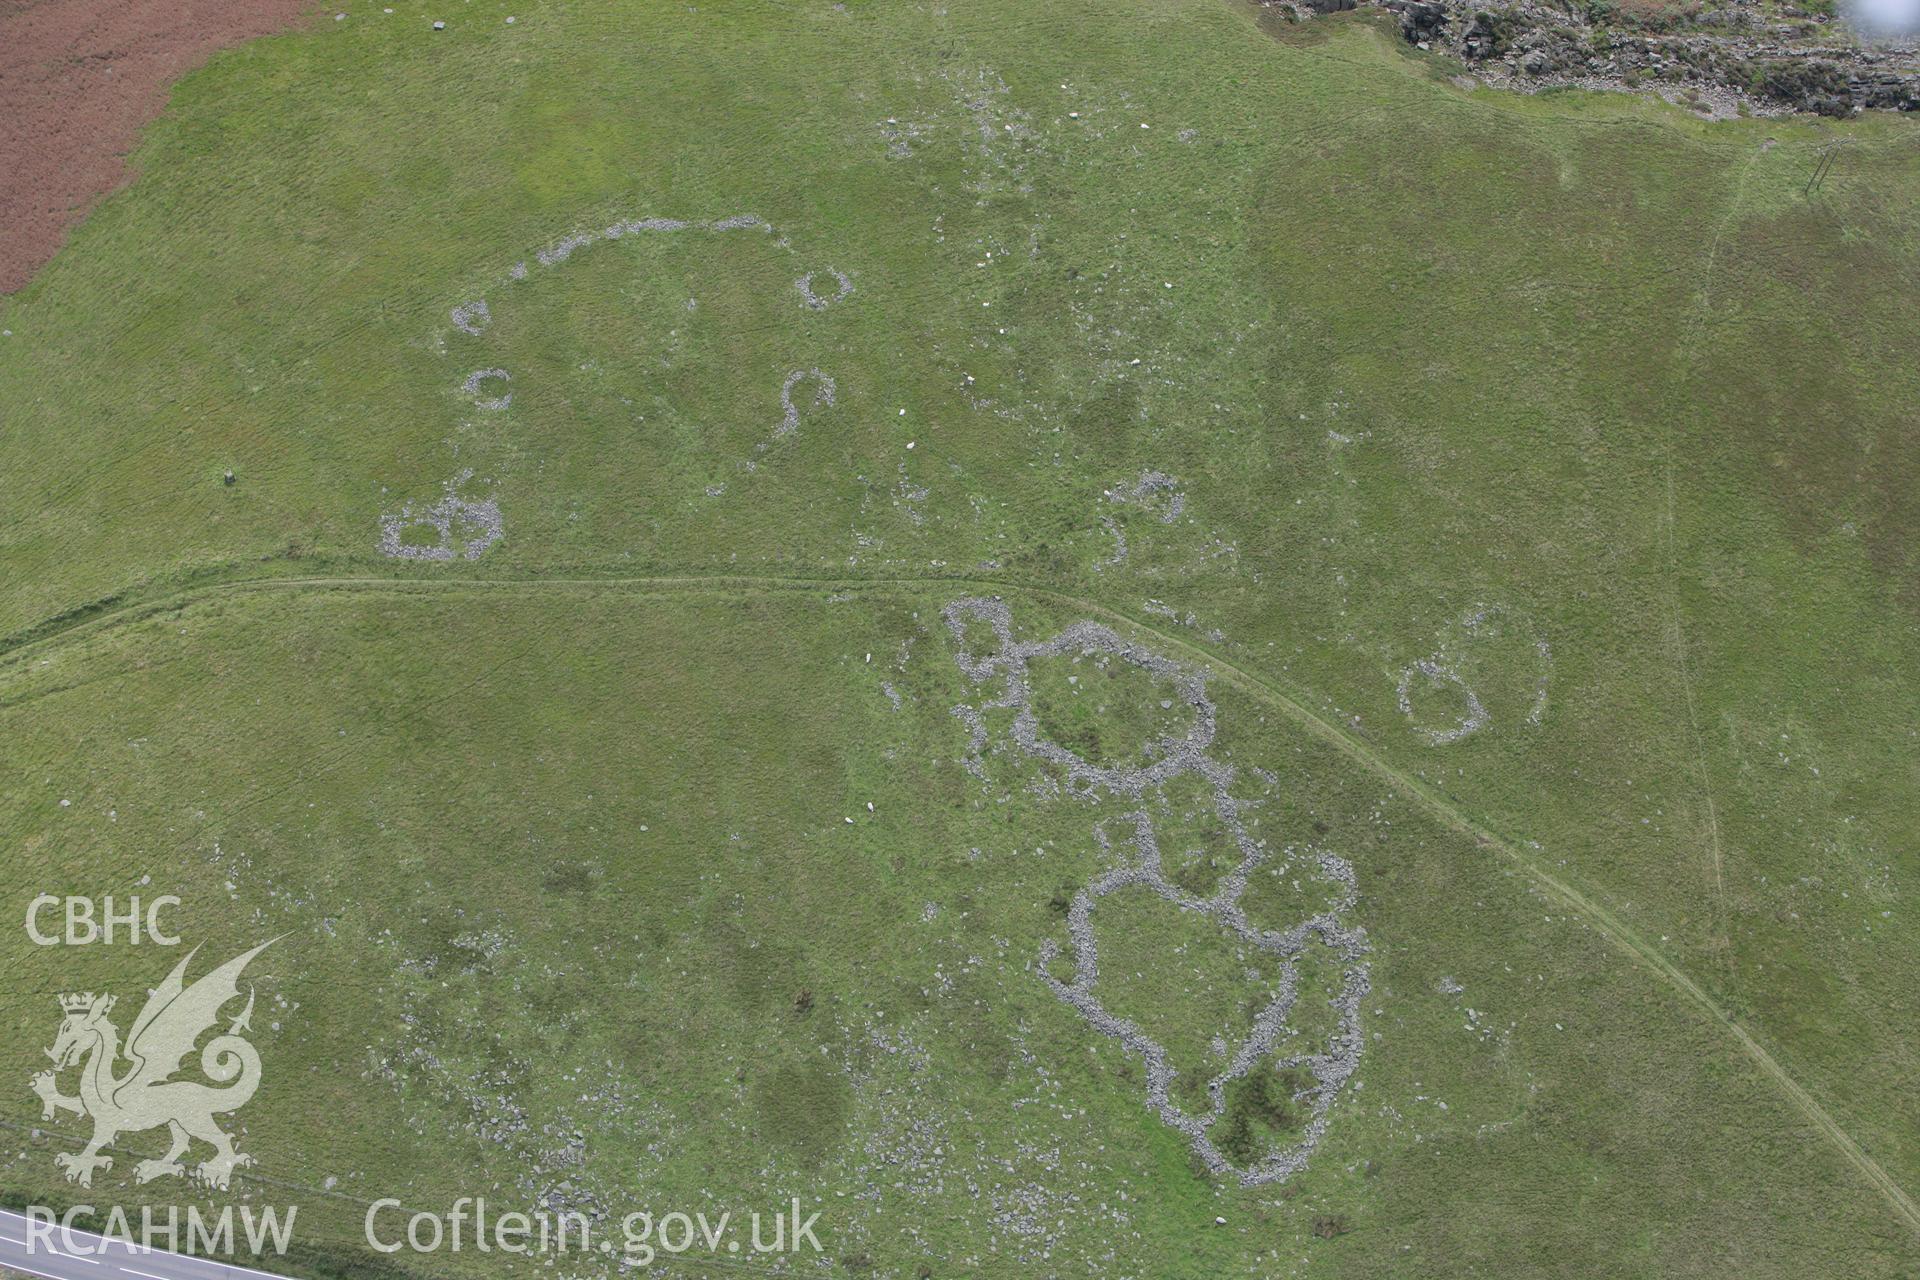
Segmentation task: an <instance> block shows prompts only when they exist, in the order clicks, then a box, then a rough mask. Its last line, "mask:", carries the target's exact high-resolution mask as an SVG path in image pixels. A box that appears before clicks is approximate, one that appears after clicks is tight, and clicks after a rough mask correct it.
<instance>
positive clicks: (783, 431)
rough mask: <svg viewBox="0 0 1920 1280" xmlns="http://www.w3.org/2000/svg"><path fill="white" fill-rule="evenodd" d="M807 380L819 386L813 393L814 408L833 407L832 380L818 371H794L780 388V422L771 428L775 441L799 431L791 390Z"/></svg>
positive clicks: (798, 412) (798, 414) (796, 409)
mask: <svg viewBox="0 0 1920 1280" xmlns="http://www.w3.org/2000/svg"><path fill="white" fill-rule="evenodd" d="M808 378H812V379H813V380H814V381H815V382H816V383H818V384H819V389H818V390H816V391H815V392H814V393H813V405H814V407H815V408H816V409H821V408H832V407H833V395H834V383H833V379H832V378H829V377H828V376H827V375H826V374H824V373H822V372H820V371H819V370H818V369H795V370H794V371H793V372H792V373H790V374H788V375H787V380H786V381H785V382H784V383H782V384H781V386H780V421H779V423H778V424H777V425H776V426H775V427H774V428H773V435H774V438H775V439H776V440H777V439H779V438H780V437H782V436H790V435H792V434H793V433H794V432H795V431H797V430H798V429H799V427H800V410H799V408H798V406H796V405H795V404H794V403H793V389H794V388H795V387H797V386H799V385H800V384H801V383H802V382H804V381H805V380H806V379H808Z"/></svg>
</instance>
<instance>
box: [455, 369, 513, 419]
mask: <svg viewBox="0 0 1920 1280" xmlns="http://www.w3.org/2000/svg"><path fill="white" fill-rule="evenodd" d="M489 378H498V379H499V380H500V381H502V382H510V381H512V380H513V375H512V374H510V373H508V372H507V371H506V370H505V369H475V370H474V371H473V372H472V373H470V374H468V375H467V380H466V381H465V382H463V383H461V384H460V389H461V390H462V391H464V392H466V393H467V394H468V395H470V396H472V397H473V407H474V408H476V409H485V410H487V411H489V412H497V411H498V410H501V409H504V408H506V407H507V406H508V405H510V404H512V403H513V392H511V391H508V392H505V393H503V394H501V395H498V396H483V395H481V394H480V384H481V383H483V382H485V381H486V380H487V379H489Z"/></svg>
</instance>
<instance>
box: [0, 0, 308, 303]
mask: <svg viewBox="0 0 1920 1280" xmlns="http://www.w3.org/2000/svg"><path fill="white" fill-rule="evenodd" d="M311 7H312V0H0V293H12V292H13V291H14V290H16V289H19V288H20V287H21V286H22V285H24V284H26V283H27V281H28V280H29V279H31V278H32V276H33V273H34V272H35V271H38V270H39V269H40V267H41V265H42V264H44V263H45V262H46V260H47V259H48V258H51V257H52V256H53V253H54V250H56V249H58V248H59V247H60V244H61V242H62V241H63V240H64V239H65V238H66V234H67V228H68V227H69V226H71V225H72V224H73V223H75V222H77V221H79V219H80V218H82V217H84V216H85V215H86V212H87V210H88V209H90V208H91V207H92V206H93V202H94V201H95V200H97V199H99V198H100V197H101V196H102V195H104V194H106V193H107V192H109V191H111V190H113V189H114V188H115V187H117V186H119V185H120V183H121V182H123V181H125V180H126V177H127V165H126V157H127V153H128V152H129V151H130V150H132V148H133V145H134V142H135V141H136V139H137V138H138V137H139V133H140V127H141V126H142V125H144V124H145V123H146V122H147V121H148V120H150V119H151V118H152V117H153V116H154V115H156V114H157V113H158V112H159V111H160V109H161V108H162V107H163V106H165V105H166V100H167V89H168V86H169V85H171V84H172V83H173V82H174V81H175V80H176V79H178V78H179V77H180V76H181V75H182V74H184V73H185V72H188V71H191V70H192V69H193V68H194V67H197V66H199V65H200V64H201V63H202V62H204V61H205V60H206V59H207V57H208V56H209V55H211V54H212V53H213V52H214V51H215V50H217V49H222V48H225V47H226V46H228V45H231V44H238V43H239V42H240V41H242V40H250V39H252V38H253V37H254V36H263V35H267V34H269V33H271V32H274V31H279V30H283V29H284V28H286V27H287V26H289V25H291V24H292V23H293V22H294V21H295V20H296V19H298V18H299V17H300V16H301V15H302V14H303V13H305V12H306V11H307V10H308V9H310V8H311Z"/></svg>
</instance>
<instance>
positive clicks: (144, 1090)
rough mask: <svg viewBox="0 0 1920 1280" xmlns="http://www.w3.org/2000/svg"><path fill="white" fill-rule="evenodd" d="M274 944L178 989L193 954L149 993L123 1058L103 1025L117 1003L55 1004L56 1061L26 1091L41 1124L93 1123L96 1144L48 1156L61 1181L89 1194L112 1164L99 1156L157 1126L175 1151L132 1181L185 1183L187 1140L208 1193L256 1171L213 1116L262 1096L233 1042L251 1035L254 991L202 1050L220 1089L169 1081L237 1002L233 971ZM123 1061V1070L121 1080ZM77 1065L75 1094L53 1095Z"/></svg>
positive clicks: (139, 1170) (240, 1045)
mask: <svg viewBox="0 0 1920 1280" xmlns="http://www.w3.org/2000/svg"><path fill="white" fill-rule="evenodd" d="M272 945H273V941H271V940H270V941H267V942H263V943H261V944H260V945H259V946H257V947H255V948H254V949H253V950H251V951H249V952H247V953H246V954H245V955H241V956H236V957H235V958H234V959H232V960H229V961H227V963H225V964H223V965H221V966H220V967H219V968H218V969H215V970H214V971H213V972H211V973H208V974H206V975H205V976H203V977H201V978H199V979H198V980H197V981H195V982H194V983H193V985H191V986H188V985H187V984H186V981H185V977H186V972H187V965H188V964H189V963H190V962H191V961H192V960H193V957H194V952H196V951H198V950H199V948H197V947H196V948H195V949H194V951H190V952H188V953H187V956H186V959H184V960H182V961H181V962H180V963H179V964H177V965H175V966H174V967H173V972H172V973H170V974H168V975H167V978H166V981H164V982H162V983H161V984H160V985H159V987H157V988H155V989H154V990H152V991H149V992H148V993H147V1003H146V1005H145V1006H144V1007H143V1008H142V1009H141V1010H140V1016H139V1017H137V1018H135V1019H134V1020H133V1029H132V1031H131V1032H129V1033H128V1035H127V1043H126V1047H125V1048H124V1049H122V1047H121V1044H120V1032H119V1029H118V1028H116V1027H115V1026H114V1025H113V1023H112V1022H111V1021H109V1020H108V1018H107V1015H108V1014H109V1013H111V1012H112V1011H113V1006H114V997H112V996H110V995H94V994H92V993H90V992H89V993H88V994H85V995H63V996H61V997H60V1008H61V1011H62V1012H63V1013H64V1014H65V1015H66V1017H65V1020H64V1021H62V1022H61V1024H60V1034H59V1035H58V1036H57V1037H56V1038H55V1039H54V1042H53V1047H52V1048H51V1049H48V1050H47V1051H46V1053H47V1056H48V1057H49V1058H51V1059H53V1070H51V1071H42V1072H41V1073H39V1074H38V1075H36V1076H34V1077H33V1082H32V1083H33V1091H34V1092H35V1093H36V1094H38V1095H40V1102H41V1105H42V1112H41V1115H42V1118H43V1119H47V1120H51V1119H52V1118H53V1116H54V1113H55V1112H56V1111H71V1112H73V1113H74V1114H75V1115H83V1116H91V1117H92V1118H93V1138H92V1140H91V1141H90V1142H88V1143H87V1146H86V1149H85V1150H83V1151H81V1152H79V1153H78V1154H72V1153H62V1154H60V1155H56V1156H55V1157H54V1162H55V1163H56V1164H57V1165H59V1166H60V1167H61V1168H62V1169H64V1170H66V1174H67V1181H68V1182H77V1183H79V1184H80V1185H81V1186H83V1187H89V1186H92V1185H93V1174H94V1171H95V1170H96V1169H111V1168H112V1167H113V1158H112V1157H111V1156H103V1155H101V1154H100V1151H101V1149H102V1148H103V1147H105V1146H107V1144H109V1143H110V1142H112V1141H113V1140H114V1139H115V1138H116V1137H118V1136H119V1135H120V1134H122V1133H128V1132H138V1131H140V1130H142V1129H154V1128H158V1127H159V1126H161V1125H165V1126H167V1129H168V1131H169V1132H170V1133H171V1135H172V1138H173V1145H172V1146H171V1147H169V1148H168V1150H167V1154H166V1155H164V1156H162V1157H160V1159H158V1160H142V1161H141V1162H140V1163H139V1164H137V1165H135V1166H134V1175H133V1176H134V1181H136V1182H151V1181H152V1180H153V1179H155V1178H163V1177H167V1176H170V1175H175V1176H177V1175H183V1174H185V1173H186V1168H185V1166H183V1165H182V1164H181V1163H180V1157H181V1156H182V1155H184V1154H186V1151H187V1147H188V1146H189V1145H190V1144H191V1141H192V1140H193V1139H194V1138H198V1139H200V1140H201V1141H202V1142H206V1143H209V1144H211V1145H212V1146H213V1149H214V1154H213V1156H212V1157H211V1158H210V1159H208V1160H205V1161H203V1162H202V1163H201V1164H199V1165H198V1166H196V1167H195V1169H194V1171H193V1176H194V1177H195V1178H197V1179H199V1180H200V1181H202V1182H204V1183H207V1184H208V1185H211V1186H214V1187H219V1188H222V1189H224V1188H225V1187H226V1186H227V1182H228V1180H229V1179H230V1178H231V1177H232V1176H233V1171H234V1170H235V1169H237V1168H239V1167H241V1166H243V1165H249V1164H252V1163H253V1157H252V1156H248V1155H242V1154H241V1153H240V1152H238V1151H235V1150H234V1149H233V1139H232V1138H230V1137H228V1136H227V1135H226V1134H225V1133H224V1132H223V1131H222V1130H221V1128H220V1126H219V1125H217V1124H215V1123H214V1122H213V1118H214V1117H215V1116H216V1115H225V1114H227V1113H229V1112H232V1111H236V1110H238V1109H239V1108H240V1107H242V1106H244V1105H245V1104H246V1102H247V1100H248V1099H249V1098H251V1097H253V1093H254V1090H255V1089H257V1088H259V1087H260V1054H259V1052H258V1051H257V1050H255V1049H254V1047H253V1046H252V1045H251V1044H249V1043H248V1042H247V1041H246V1040H244V1039H243V1038H241V1035H240V1033H241V1032H242V1031H247V1030H250V1029H251V1028H250V1026H249V1023H248V1020H249V1019H250V1018H251V1017H252V1016H253V991H252V989H251V988H249V989H248V991H247V1006H246V1008H245V1009H243V1010H242V1011H241V1013H240V1016H239V1017H237V1018H234V1019H233V1020H232V1021H231V1023H229V1024H228V1027H227V1030H226V1033H225V1034H223V1035H217V1036H215V1037H214V1038H213V1039H211V1040H209V1041H207V1044H206V1047H205V1048H204V1049H202V1050H201V1051H200V1069H201V1070H202V1071H204V1072H205V1073H206V1075H207V1077H208V1078H209V1079H211V1080H213V1081H215V1082H216V1083H217V1084H219V1085H222V1086H224V1087H221V1088H215V1087H213V1086H212V1085H206V1084H201V1083H200V1082H199V1081H197V1080H173V1079H170V1078H169V1077H171V1076H172V1075H173V1074H174V1073H175V1072H176V1071H178V1070H180V1064H181V1061H182V1060H183V1059H184V1058H185V1057H186V1056H187V1055H188V1054H189V1053H191V1052H193V1047H194V1043H195V1042H196V1041H197V1040H199V1038H200V1036H201V1035H202V1034H203V1033H204V1032H205V1031H206V1030H207V1029H208V1028H210V1027H212V1026H213V1025H214V1024H215V1022H217V1021H218V1020H219V1016H220V1009H221V1007H222V1006H223V1005H225V1004H226V1003H227V1002H228V1001H230V1000H233V999H236V998H237V997H238V996H239V994H240V988H239V977H240V971H241V970H242V969H245V968H246V967H247V962H248V961H249V960H251V959H253V958H254V957H255V956H257V955H259V954H260V953H261V952H262V951H264V950H266V949H267V948H268V947H270V946H272ZM123 1058H124V1060H125V1061H126V1063H127V1066H126V1069H125V1070H124V1071H119V1070H118V1068H119V1065H120V1063H121V1061H122V1059H123ZM76 1066H78V1067H79V1068H80V1092H79V1094H78V1096H76V1097H68V1096H67V1095H66V1094H63V1093H61V1092H60V1086H59V1081H58V1077H59V1074H60V1073H61V1072H63V1071H66V1070H67V1069H69V1068H71V1067H76Z"/></svg>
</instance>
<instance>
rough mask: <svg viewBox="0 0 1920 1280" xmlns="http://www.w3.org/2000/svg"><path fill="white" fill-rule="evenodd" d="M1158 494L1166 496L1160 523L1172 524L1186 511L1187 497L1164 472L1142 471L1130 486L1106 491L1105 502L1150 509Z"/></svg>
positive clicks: (1177, 484) (1178, 484) (1175, 481)
mask: <svg viewBox="0 0 1920 1280" xmlns="http://www.w3.org/2000/svg"><path fill="white" fill-rule="evenodd" d="M1160 493H1165V494H1166V495H1167V502H1166V505H1165V506H1164V507H1163V508H1162V509H1161V510H1160V523H1161V524H1172V523H1173V522H1174V521H1176V520H1178V519H1179V518H1180V516H1181V513H1182V512H1184V511H1186V509H1187V495H1186V494H1184V493H1182V492H1180V482H1179V481H1178V480H1175V479H1174V478H1173V477H1172V476H1170V475H1168V474H1166V473H1165V472H1164V471H1142V472H1141V473H1140V478H1139V479H1138V480H1136V481H1134V482H1133V483H1132V484H1130V485H1126V484H1123V485H1120V486H1119V487H1117V488H1113V489H1109V490H1107V501H1108V502H1115V503H1120V504H1122V505H1126V506H1135V507H1148V508H1151V507H1152V506H1153V505H1154V496H1155V495H1156V494H1160Z"/></svg>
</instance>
